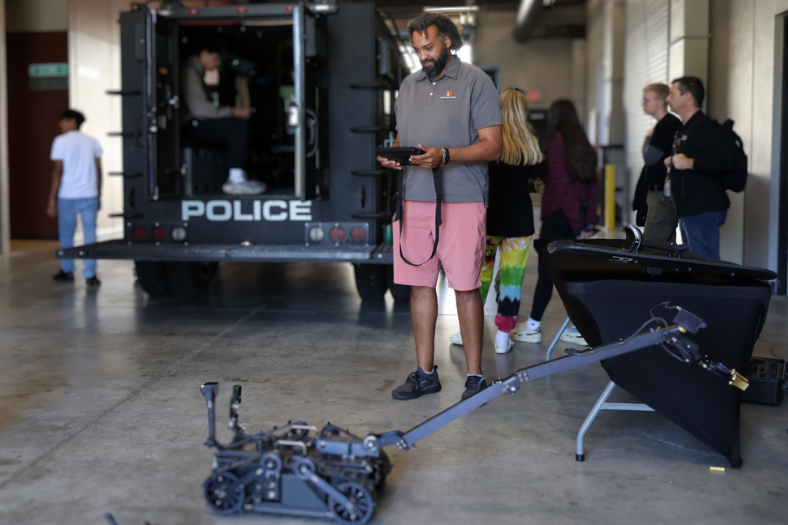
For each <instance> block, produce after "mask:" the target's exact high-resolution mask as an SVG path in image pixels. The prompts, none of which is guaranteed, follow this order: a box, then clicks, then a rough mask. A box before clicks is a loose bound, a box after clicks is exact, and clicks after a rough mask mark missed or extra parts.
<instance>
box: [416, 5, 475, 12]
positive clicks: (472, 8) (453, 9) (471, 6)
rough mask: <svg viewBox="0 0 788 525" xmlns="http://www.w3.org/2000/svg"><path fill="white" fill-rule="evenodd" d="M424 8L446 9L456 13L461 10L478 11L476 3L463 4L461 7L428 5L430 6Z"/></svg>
mask: <svg viewBox="0 0 788 525" xmlns="http://www.w3.org/2000/svg"><path fill="white" fill-rule="evenodd" d="M424 10H425V11H447V12H458V13H461V12H465V11H478V10H479V6H478V5H464V6H462V7H430V6H425V7H424Z"/></svg>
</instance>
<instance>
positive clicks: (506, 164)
mask: <svg viewBox="0 0 788 525" xmlns="http://www.w3.org/2000/svg"><path fill="white" fill-rule="evenodd" d="M501 100H502V101H503V106H502V108H501V111H502V113H503V152H502V153H501V158H500V159H499V160H498V161H496V162H491V163H490V164H489V168H488V174H489V201H488V207H487V249H486V250H485V258H484V266H483V267H482V273H481V281H482V286H481V288H480V291H481V294H482V300H483V299H484V298H486V297H487V292H488V291H489V289H490V283H491V281H492V276H493V266H494V264H495V252H496V251H498V249H500V250H501V268H500V274H499V275H500V277H501V289H500V297H499V298H498V315H496V317H495V326H497V327H498V333H497V334H496V336H495V351H496V352H497V353H499V354H505V353H507V352H508V351H509V350H511V349H512V346H513V345H514V342H513V341H512V340H511V339H510V338H509V334H510V332H511V331H512V329H514V327H515V325H516V324H517V313H518V312H519V311H520V295H521V291H522V286H523V276H524V275H525V266H526V263H527V262H528V254H529V252H530V251H531V236H532V235H533V234H534V212H533V205H532V204H531V195H530V193H529V191H528V179H535V178H538V177H540V176H541V173H542V170H541V164H540V163H541V162H542V160H543V158H544V156H543V155H542V153H541V151H540V149H539V141H538V140H537V139H536V137H534V136H533V135H532V134H531V132H530V131H529V130H528V125H527V120H526V116H527V113H528V106H527V101H526V98H525V95H524V94H523V92H522V91H520V90H519V89H517V88H513V89H508V90H506V91H504V93H503V94H502V95H501ZM450 341H451V342H452V343H454V344H459V345H461V344H462V337H461V336H460V334H459V333H456V334H453V335H452V336H451V338H450Z"/></svg>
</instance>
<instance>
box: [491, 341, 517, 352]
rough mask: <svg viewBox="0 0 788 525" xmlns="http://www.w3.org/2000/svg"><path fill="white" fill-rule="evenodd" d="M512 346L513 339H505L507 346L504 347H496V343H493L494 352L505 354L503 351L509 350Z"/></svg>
mask: <svg viewBox="0 0 788 525" xmlns="http://www.w3.org/2000/svg"><path fill="white" fill-rule="evenodd" d="M513 346H514V341H512V340H511V339H507V346H506V348H498V345H497V344H496V345H495V353H496V354H505V353H507V352H509V350H511V349H512V347H513Z"/></svg>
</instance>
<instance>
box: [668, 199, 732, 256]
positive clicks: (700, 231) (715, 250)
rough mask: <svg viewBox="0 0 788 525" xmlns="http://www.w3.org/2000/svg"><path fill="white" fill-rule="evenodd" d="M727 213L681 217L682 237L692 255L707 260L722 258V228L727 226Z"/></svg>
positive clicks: (718, 212)
mask: <svg viewBox="0 0 788 525" xmlns="http://www.w3.org/2000/svg"><path fill="white" fill-rule="evenodd" d="M727 216H728V212H727V211H710V212H708V213H699V214H697V215H690V216H689V217H679V226H680V227H681V236H682V237H683V238H684V244H689V249H690V251H691V252H692V253H694V254H697V255H700V256H701V257H704V258H706V259H717V260H719V258H720V226H722V225H723V224H725V217H727Z"/></svg>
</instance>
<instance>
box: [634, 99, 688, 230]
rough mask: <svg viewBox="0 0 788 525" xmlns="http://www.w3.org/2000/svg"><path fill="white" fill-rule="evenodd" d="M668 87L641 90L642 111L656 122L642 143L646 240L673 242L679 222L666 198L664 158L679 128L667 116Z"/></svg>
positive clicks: (676, 121)
mask: <svg viewBox="0 0 788 525" xmlns="http://www.w3.org/2000/svg"><path fill="white" fill-rule="evenodd" d="M669 93H670V88H669V87H668V86H666V85H665V84H649V85H648V86H646V87H645V88H643V111H644V112H645V113H646V114H647V115H650V116H652V117H654V118H655V119H656V120H657V123H656V125H655V126H654V127H653V128H652V129H651V130H650V131H649V133H648V135H647V136H646V141H645V143H644V144H643V161H644V163H645V165H644V166H643V179H644V181H643V182H644V184H645V186H646V188H647V194H646V204H647V206H648V213H647V216H646V228H645V230H644V231H643V237H644V238H645V239H649V240H653V241H675V240H676V226H678V224H679V219H678V217H677V216H676V208H675V206H674V205H673V199H672V198H671V197H670V195H665V191H664V185H665V174H666V172H667V168H666V167H665V164H664V162H665V158H667V157H669V156H670V155H671V153H672V151H671V150H672V145H673V136H674V135H675V134H676V130H677V129H678V127H679V126H680V125H681V121H680V120H679V119H678V118H676V116H675V115H672V114H670V113H668V105H667V102H665V99H666V98H667V96H668V94H669Z"/></svg>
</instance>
